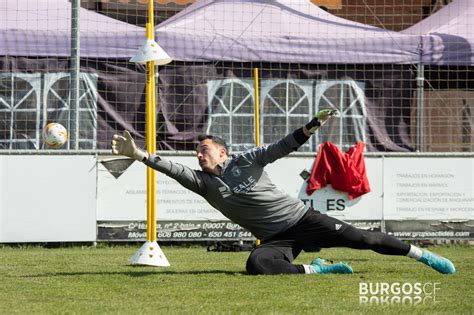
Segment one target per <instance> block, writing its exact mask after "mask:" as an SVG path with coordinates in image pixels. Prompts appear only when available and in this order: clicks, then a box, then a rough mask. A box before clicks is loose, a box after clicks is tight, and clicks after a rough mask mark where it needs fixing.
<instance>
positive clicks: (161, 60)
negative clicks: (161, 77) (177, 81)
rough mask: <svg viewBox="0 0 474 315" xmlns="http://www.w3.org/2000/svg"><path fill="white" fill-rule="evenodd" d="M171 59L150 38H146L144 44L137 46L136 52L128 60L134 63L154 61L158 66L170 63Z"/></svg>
mask: <svg viewBox="0 0 474 315" xmlns="http://www.w3.org/2000/svg"><path fill="white" fill-rule="evenodd" d="M172 60H173V59H171V57H170V56H168V54H167V53H166V52H165V51H164V50H163V48H161V47H160V45H158V43H157V42H155V41H154V40H152V39H147V40H146V42H145V44H143V45H142V46H141V47H140V48H138V52H137V54H136V55H135V56H133V57H132V58H131V59H130V61H131V62H136V63H146V62H147V61H155V64H156V65H158V66H162V65H165V64H167V63H170V62H171V61H172Z"/></svg>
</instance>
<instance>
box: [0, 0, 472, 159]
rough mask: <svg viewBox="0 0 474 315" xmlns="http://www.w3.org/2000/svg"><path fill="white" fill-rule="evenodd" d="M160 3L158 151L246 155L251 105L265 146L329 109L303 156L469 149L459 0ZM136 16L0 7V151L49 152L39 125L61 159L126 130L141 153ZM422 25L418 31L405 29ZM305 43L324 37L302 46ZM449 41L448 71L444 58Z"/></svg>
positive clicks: (113, 6) (106, 10)
mask: <svg viewBox="0 0 474 315" xmlns="http://www.w3.org/2000/svg"><path fill="white" fill-rule="evenodd" d="M155 2H157V4H158V5H157V6H156V8H155V9H156V19H157V24H158V22H161V24H159V25H157V27H156V39H157V42H158V43H159V44H160V45H162V46H163V48H165V50H167V51H168V53H169V54H170V55H171V56H172V57H173V58H174V62H172V63H171V64H169V65H167V66H163V67H159V68H158V69H157V70H158V71H157V85H158V86H157V93H158V95H157V98H156V99H157V100H158V103H157V106H158V111H157V121H158V125H157V139H158V150H165V151H172V152H176V151H190V150H193V149H194V147H195V141H196V138H197V135H199V134H201V133H213V134H217V135H220V136H222V137H223V138H224V139H225V140H226V141H227V142H228V143H229V146H230V148H231V149H232V150H234V151H240V150H244V149H246V148H249V147H252V146H254V145H255V125H256V124H255V103H256V102H258V103H259V108H260V113H259V114H260V115H259V117H260V144H268V143H271V142H273V141H275V140H277V139H278V138H279V137H282V136H284V135H285V134H286V133H289V132H291V130H293V129H295V128H297V127H299V126H301V125H302V124H304V123H305V122H306V121H308V120H309V119H310V118H311V117H312V116H313V115H314V113H315V112H316V111H318V110H319V109H320V108H327V107H330V108H335V109H338V110H339V111H340V113H341V115H340V116H339V117H338V118H336V119H333V120H332V121H331V122H330V123H329V124H328V125H327V126H325V127H324V128H323V129H321V131H320V132H319V133H318V134H317V136H316V137H313V139H311V141H310V142H308V143H307V144H306V145H305V146H304V147H303V148H302V149H301V151H303V152H315V151H317V150H318V145H319V144H320V143H322V142H324V141H331V142H333V143H335V144H337V145H338V146H339V147H340V148H341V149H348V148H349V147H351V146H352V145H354V144H355V143H356V142H359V141H362V142H365V143H366V144H367V146H366V148H367V151H369V152H396V153H406V154H409V153H410V152H422V153H430V152H437V153H459V152H467V153H472V152H473V151H474V135H473V134H474V133H473V127H474V115H473V112H474V94H473V93H474V92H473V88H474V81H473V67H472V63H471V61H472V60H474V58H473V57H471V56H472V55H473V53H472V51H470V49H471V45H472V47H474V44H473V43H472V42H469V36H468V35H469V32H470V30H472V29H473V28H474V22H472V19H471V20H470V19H468V18H465V19H464V20H463V17H465V16H466V14H467V16H468V12H471V11H472V7H473V6H474V4H473V3H472V2H470V1H465V0H458V1H453V2H452V3H450V4H448V1H422V0H418V1H415V0H413V1H404V2H403V4H400V3H399V2H398V1H371V2H370V4H368V2H367V1H350V4H349V1H277V2H272V1H254V2H249V1H238V0H234V1H196V2H194V3H193V1H175V2H171V3H167V4H161V3H160V1H155ZM323 2H324V3H325V7H324V8H322V7H321V6H319V7H318V6H317V4H322V3H323ZM454 6H456V7H455V8H454V9H453V7H454ZM179 12H181V13H179ZM145 16H146V1H138V0H136V1H135V0H134V1H132V0H130V1H112V0H109V1H82V2H80V1H79V0H73V1H70V2H69V1H67V0H60V1H59V0H23V1H13V0H7V1H3V2H2V4H0V28H1V29H0V32H1V33H0V65H1V66H0V153H2V154H11V153H51V150H49V149H48V148H47V147H45V146H44V143H43V140H44V139H43V132H42V130H43V127H44V126H45V125H46V124H47V123H49V122H59V123H61V124H63V125H64V126H65V127H66V128H67V129H68V131H69V134H70V137H69V141H68V143H67V144H66V145H65V146H64V147H62V148H61V149H60V152H61V153H63V154H83V153H105V152H108V150H109V147H108V146H109V143H110V139H111V137H112V135H113V134H114V133H117V132H121V131H123V130H125V129H127V130H130V131H131V132H132V134H133V135H134V137H135V138H136V139H137V142H138V144H139V145H140V146H142V147H144V144H145V130H146V129H145V69H144V67H142V66H140V65H137V64H133V63H131V62H129V61H128V60H129V59H130V57H132V56H133V55H134V54H135V51H136V49H137V48H138V46H139V45H141V43H142V42H144V40H145V29H144V27H143V23H144V20H145ZM210 17H214V19H213V20H212V19H210ZM428 18H431V20H429V21H430V23H429V25H428V26H426V25H425V26H423V25H422V27H421V28H420V29H419V30H418V31H419V32H420V33H416V34H415V33H414V32H415V31H411V32H410V31H408V32H404V31H406V30H407V29H408V30H410V27H416V26H417V25H418V23H420V22H423V21H422V20H423V19H425V21H427V20H428ZM239 19H240V20H239ZM459 21H462V22H461V24H455V23H456V22H457V23H459ZM463 23H464V24H463ZM446 25H449V26H450V27H446ZM316 26H317V27H316ZM313 27H314V29H312V28H313ZM342 27H343V28H342ZM454 27H456V28H457V33H456V32H455V33H453V34H447V35H446V34H444V33H443V34H444V35H443V34H442V35H437V36H435V37H433V35H432V34H433V32H434V33H442V32H447V31H449V30H452V29H453V28H454ZM430 28H431V29H430ZM308 29H309V30H310V31H308ZM361 31H364V33H362V32H361ZM422 31H423V33H421V32H422ZM351 32H353V33H351ZM472 33H474V32H471V34H472ZM430 34H431V35H430ZM460 34H466V36H465V37H462V36H460ZM315 36H316V37H317V38H324V41H322V42H318V44H317V45H315V46H312V44H311V43H312V42H313V41H314V40H315V38H316V37H315ZM430 36H431V37H430ZM449 40H450V41H449ZM453 40H454V42H453ZM471 40H473V38H472V37H471ZM418 41H419V42H418ZM437 41H440V42H437ZM349 43H350V44H351V45H350V46H349ZM277 44H278V45H277ZM448 44H449V45H451V46H450V47H451V49H453V51H450V52H449V53H450V55H449V56H450V59H449V60H448V59H447V58H448V52H445V51H440V50H439V47H445V48H443V49H447V48H446V47H448ZM203 45H204V46H203ZM388 46H390V47H388ZM203 47H204V48H203ZM313 47H317V49H319V50H318V52H317V53H316V52H311V49H313ZM453 47H454V48H453ZM388 48H391V49H388ZM285 49H288V51H286V50H285ZM394 52H396V53H397V54H400V57H398V56H395V57H396V58H395V57H394ZM239 54H240V55H239ZM311 54H313V55H311ZM372 54H373V57H371V56H372ZM192 56H194V57H193V58H191V57H192ZM265 56H268V57H267V58H266V57H265ZM285 56H290V57H292V58H294V60H295V62H291V60H289V59H288V58H287V57H285ZM439 56H441V57H439ZM466 56H467V57H466ZM280 58H281V59H280ZM292 58H290V59H292ZM410 58H412V59H410ZM308 60H309V61H313V60H314V62H308ZM411 60H414V61H411ZM255 68H257V69H258V73H259V78H258V79H259V86H258V89H259V91H258V92H259V99H258V100H256V99H255V92H256V91H255V86H254V80H255V79H256V78H255V77H254V69H255ZM54 152H55V153H58V151H54Z"/></svg>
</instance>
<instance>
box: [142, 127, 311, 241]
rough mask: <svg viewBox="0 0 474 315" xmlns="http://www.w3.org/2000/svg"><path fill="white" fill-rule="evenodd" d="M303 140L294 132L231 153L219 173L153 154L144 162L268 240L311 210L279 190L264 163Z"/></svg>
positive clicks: (287, 152)
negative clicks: (267, 143) (266, 142)
mask: <svg viewBox="0 0 474 315" xmlns="http://www.w3.org/2000/svg"><path fill="white" fill-rule="evenodd" d="M299 146H300V144H298V142H297V141H296V140H295V138H294V136H293V135H292V134H289V135H288V136H286V137H284V138H283V139H281V140H279V141H277V142H276V143H273V144H271V145H269V146H263V147H259V148H254V149H252V150H249V151H246V152H243V153H240V154H235V155H232V156H230V157H229V158H228V159H227V160H226V161H225V162H224V163H223V164H222V165H220V167H221V175H220V176H216V175H213V174H211V173H207V172H203V171H200V170H193V169H191V168H189V167H187V166H185V165H181V164H179V163H173V162H171V161H168V160H166V159H163V158H161V157H159V156H157V155H150V157H149V159H148V160H147V161H145V162H144V163H145V164H146V165H148V166H149V167H151V168H153V169H155V170H157V171H159V172H162V173H164V174H166V175H168V176H170V177H171V178H173V179H175V180H176V181H178V182H179V183H180V184H181V185H183V186H184V187H186V188H187V189H189V190H191V191H193V192H195V193H197V194H199V195H201V196H202V197H203V198H204V199H206V200H207V201H208V202H209V204H210V205H211V206H213V207H214V208H216V209H217V210H219V211H220V212H221V213H222V214H223V215H224V216H226V217H227V218H229V219H230V220H232V221H233V222H235V223H237V224H239V225H240V226H242V227H244V228H246V229H248V230H249V231H250V232H252V234H253V235H255V236H256V237H258V238H259V239H262V240H266V239H268V238H270V237H272V236H274V235H275V234H278V233H279V232H283V231H285V230H286V229H288V228H289V227H291V226H292V225H294V224H295V223H296V222H298V220H299V219H301V217H303V215H304V214H305V212H306V211H307V208H308V207H307V206H305V204H304V203H303V202H302V201H301V200H299V199H297V198H294V197H291V196H290V195H288V194H286V193H284V192H282V191H280V190H278V189H277V188H276V186H275V185H274V184H273V183H272V182H271V181H270V178H269V177H268V175H267V173H266V172H265V171H264V169H263V168H264V166H265V165H267V164H268V163H272V162H274V161H275V160H277V159H279V158H282V157H284V156H286V155H288V154H289V153H290V152H292V151H294V150H296V149H297V148H298V147H299Z"/></svg>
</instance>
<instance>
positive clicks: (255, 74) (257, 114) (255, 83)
mask: <svg viewBox="0 0 474 315" xmlns="http://www.w3.org/2000/svg"><path fill="white" fill-rule="evenodd" d="M253 77H254V80H253V87H254V91H255V100H254V107H255V109H254V112H255V146H257V147H258V146H260V108H259V96H258V68H254V69H253Z"/></svg>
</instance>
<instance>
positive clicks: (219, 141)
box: [198, 135, 229, 155]
mask: <svg viewBox="0 0 474 315" xmlns="http://www.w3.org/2000/svg"><path fill="white" fill-rule="evenodd" d="M206 139H209V140H211V141H212V142H214V143H215V144H217V145H218V146H221V147H223V148H224V149H225V154H227V155H229V148H228V147H227V144H226V143H225V141H224V139H222V138H221V137H218V136H213V135H199V136H198V141H199V142H201V141H203V140H206Z"/></svg>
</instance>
